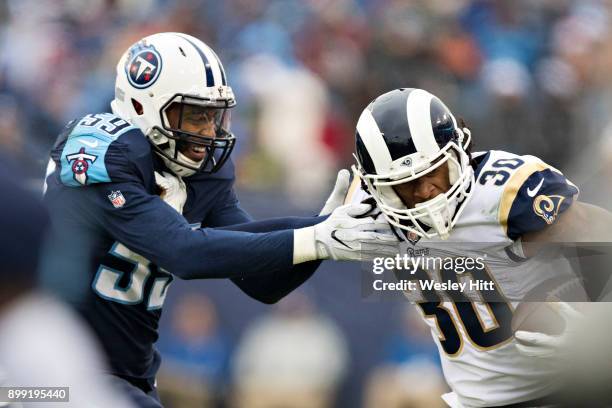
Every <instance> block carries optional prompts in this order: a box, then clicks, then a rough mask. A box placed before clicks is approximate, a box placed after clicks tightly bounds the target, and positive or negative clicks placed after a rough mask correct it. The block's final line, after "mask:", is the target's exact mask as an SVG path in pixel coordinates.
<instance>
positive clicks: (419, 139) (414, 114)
mask: <svg viewBox="0 0 612 408" xmlns="http://www.w3.org/2000/svg"><path fill="white" fill-rule="evenodd" d="M432 98H433V95H432V94H430V93H429V92H427V91H424V90H422V89H415V90H413V91H412V92H410V94H409V95H408V98H407V99H406V117H407V119H408V126H409V127H410V133H411V134H412V140H413V142H414V145H415V147H416V149H417V151H419V152H421V153H425V154H427V155H432V154H435V153H437V152H439V151H440V146H438V143H436V139H435V137H434V133H433V129H432V126H431V115H430V114H429V110H430V107H429V105H430V103H431V99H432Z"/></svg>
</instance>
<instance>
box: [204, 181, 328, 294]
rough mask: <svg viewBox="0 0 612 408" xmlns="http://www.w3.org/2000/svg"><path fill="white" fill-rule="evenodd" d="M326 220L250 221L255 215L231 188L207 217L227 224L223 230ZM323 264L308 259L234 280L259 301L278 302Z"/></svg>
mask: <svg viewBox="0 0 612 408" xmlns="http://www.w3.org/2000/svg"><path fill="white" fill-rule="evenodd" d="M324 219H325V217H285V218H272V219H268V220H262V221H254V222H250V221H251V220H252V218H251V217H250V216H249V215H248V213H247V212H246V211H244V210H243V209H242V208H241V207H240V203H239V201H238V198H237V197H236V194H235V193H234V190H233V189H229V190H228V191H227V193H226V195H225V197H224V199H223V200H221V201H220V204H219V206H218V208H217V209H216V211H214V212H213V214H211V215H210V216H209V217H207V219H206V220H205V222H206V224H205V225H212V226H219V225H225V226H224V227H221V229H224V230H232V231H245V232H253V233H265V232H271V231H279V230H286V229H297V228H304V227H309V226H311V225H315V224H318V223H319V222H321V221H323V220H324ZM231 224H233V225H231ZM320 264H321V261H311V262H305V263H302V264H299V265H294V266H293V268H292V270H291V272H290V273H284V274H280V273H275V272H272V273H270V274H268V275H265V276H257V277H240V278H232V282H234V284H236V286H238V287H239V288H240V289H241V290H242V291H243V292H244V293H246V294H247V295H249V296H250V297H252V298H254V299H257V300H259V301H260V302H263V303H268V304H271V303H276V302H278V301H279V300H280V299H282V298H283V297H285V296H286V295H288V294H289V293H291V292H292V291H293V290H295V289H296V288H297V287H299V286H300V285H301V284H302V283H304V282H305V281H306V280H308V279H309V278H310V277H311V276H312V275H313V274H314V272H315V271H316V270H317V268H318V267H319V265H320Z"/></svg>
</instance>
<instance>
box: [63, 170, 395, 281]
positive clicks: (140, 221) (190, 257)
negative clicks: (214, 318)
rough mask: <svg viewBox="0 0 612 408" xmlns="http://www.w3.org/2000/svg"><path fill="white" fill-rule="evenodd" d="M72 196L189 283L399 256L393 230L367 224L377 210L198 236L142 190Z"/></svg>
mask: <svg viewBox="0 0 612 408" xmlns="http://www.w3.org/2000/svg"><path fill="white" fill-rule="evenodd" d="M111 190H113V191H117V190H120V191H121V192H122V195H123V196H124V198H125V203H124V204H123V205H121V206H120V207H119V208H116V207H115V206H114V205H113V204H112V202H111V201H110V200H109V198H108V195H109V193H110V192H111ZM72 194H73V195H74V197H72V198H69V197H66V198H67V199H68V201H69V202H71V206H72V209H71V211H72V210H74V211H77V212H78V213H79V214H80V216H87V217H88V218H90V219H91V221H93V222H92V223H93V224H94V225H97V226H98V227H99V228H101V229H104V230H106V231H107V232H108V233H109V234H110V235H111V236H112V237H114V238H115V239H116V240H117V241H119V242H121V243H122V244H124V245H125V246H127V247H128V248H129V249H131V250H132V251H134V252H136V253H138V254H140V255H141V256H143V257H145V258H146V259H148V260H150V261H151V262H153V263H155V264H157V265H158V266H160V267H162V268H164V269H166V270H168V271H170V272H171V273H173V274H175V275H176V276H178V277H181V278H184V279H197V278H241V277H249V276H261V275H269V274H274V273H291V270H292V267H293V266H294V265H296V264H301V263H303V262H308V261H313V260H317V259H337V260H356V259H362V257H363V256H371V255H373V254H376V256H380V253H381V251H383V250H386V252H392V251H395V247H394V245H395V244H396V241H395V242H394V241H393V240H394V239H391V238H390V236H389V235H388V234H385V229H386V230H387V231H388V229H389V227H388V225H387V224H386V223H383V222H381V221H379V220H378V221H377V220H375V219H373V218H371V217H368V216H364V213H365V212H367V211H368V210H369V207H368V208H365V207H364V206H363V205H362V206H359V205H357V206H344V207H340V208H338V209H337V210H336V211H334V213H332V215H330V217H329V218H327V219H326V220H325V221H323V222H321V223H319V224H316V225H315V226H312V227H306V228H301V229H296V230H292V229H287V230H280V231H274V232H268V233H248V232H242V231H227V230H219V229H212V228H202V229H195V230H194V229H192V228H191V227H190V226H189V225H188V224H187V222H186V221H185V219H184V217H183V216H182V215H180V214H178V213H177V212H176V211H175V210H174V209H172V208H171V207H170V206H168V205H167V204H166V203H164V202H163V201H162V200H161V199H160V198H159V197H158V196H155V195H151V194H149V193H147V192H146V191H145V190H144V188H143V187H142V185H140V184H138V183H130V182H126V183H112V184H100V185H94V186H90V187H89V188H87V189H79V190H76V189H75V190H74V191H72ZM58 203H59V201H58ZM58 205H59V204H58ZM66 214H70V213H66ZM58 222H60V223H61V222H62V220H58ZM68 222H69V221H67V223H68ZM378 231H382V232H378ZM392 248H393V249H392ZM383 252H384V251H383ZM386 252H385V253H386Z"/></svg>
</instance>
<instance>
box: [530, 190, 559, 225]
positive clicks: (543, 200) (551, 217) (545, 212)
mask: <svg viewBox="0 0 612 408" xmlns="http://www.w3.org/2000/svg"><path fill="white" fill-rule="evenodd" d="M563 200H565V197H563V196H559V195H550V196H549V195H544V194H540V195H539V196H537V197H536V198H535V200H533V211H535V213H536V214H537V215H538V217H540V218H542V219H543V220H544V221H546V223H547V224H552V223H553V222H555V219H556V218H557V214H558V213H559V208H560V207H561V203H562V202H563Z"/></svg>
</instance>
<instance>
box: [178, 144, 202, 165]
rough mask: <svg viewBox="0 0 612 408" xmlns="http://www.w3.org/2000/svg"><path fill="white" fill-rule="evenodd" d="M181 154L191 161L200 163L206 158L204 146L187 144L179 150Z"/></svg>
mask: <svg viewBox="0 0 612 408" xmlns="http://www.w3.org/2000/svg"><path fill="white" fill-rule="evenodd" d="M181 153H183V154H184V155H185V156H187V157H188V158H190V159H191V160H193V161H200V160H204V157H205V156H206V148H205V147H204V146H199V145H196V144H193V143H189V144H186V145H185V147H184V148H183V149H182V150H181Z"/></svg>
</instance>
